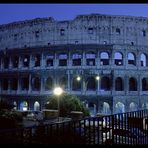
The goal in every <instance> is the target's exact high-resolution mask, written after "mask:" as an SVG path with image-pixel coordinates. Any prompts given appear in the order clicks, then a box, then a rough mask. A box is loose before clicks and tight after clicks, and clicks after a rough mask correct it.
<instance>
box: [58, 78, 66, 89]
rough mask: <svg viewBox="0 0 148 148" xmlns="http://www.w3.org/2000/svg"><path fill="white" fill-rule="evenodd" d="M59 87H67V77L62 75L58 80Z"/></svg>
mask: <svg viewBox="0 0 148 148" xmlns="http://www.w3.org/2000/svg"><path fill="white" fill-rule="evenodd" d="M59 84H60V87H62V89H63V90H64V89H66V88H67V78H66V77H62V78H61V79H60V81H59Z"/></svg>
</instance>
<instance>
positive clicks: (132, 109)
mask: <svg viewBox="0 0 148 148" xmlns="http://www.w3.org/2000/svg"><path fill="white" fill-rule="evenodd" d="M137 110H138V105H137V104H136V103H134V102H131V103H130V105H129V111H137Z"/></svg>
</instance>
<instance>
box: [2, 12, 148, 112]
mask: <svg viewBox="0 0 148 148" xmlns="http://www.w3.org/2000/svg"><path fill="white" fill-rule="evenodd" d="M78 76H79V77H80V81H78V80H77V79H76V78H77V77H78ZM97 76H99V78H98V79H99V80H97V79H96V78H97ZM0 78H1V81H0V95H1V98H5V99H7V100H8V101H10V102H12V103H15V105H16V108H17V109H21V110H23V108H25V105H24V104H23V103H21V102H23V101H26V103H27V104H26V109H31V110H38V109H40V110H41V109H43V108H44V104H45V103H46V101H47V97H48V96H50V95H52V94H53V88H54V87H55V86H59V85H60V86H61V87H63V89H64V91H66V92H68V93H71V94H75V95H78V96H79V97H80V99H81V100H82V101H84V103H85V104H86V105H87V103H88V106H89V107H90V108H93V107H94V108H93V109H94V110H96V111H97V112H101V113H105V114H110V113H117V112H124V111H132V110H138V109H142V108H148V18H144V17H134V16H113V15H102V14H90V15H79V16H77V17H76V18H75V19H73V20H71V21H56V20H54V19H53V18H52V17H49V18H36V19H33V20H26V21H20V22H14V23H10V24H5V25H0ZM94 104H95V105H94ZM95 106H97V107H96V109H95Z"/></svg>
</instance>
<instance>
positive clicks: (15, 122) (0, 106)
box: [0, 100, 23, 129]
mask: <svg viewBox="0 0 148 148" xmlns="http://www.w3.org/2000/svg"><path fill="white" fill-rule="evenodd" d="M13 107H14V106H13V105H12V104H10V103H8V102H6V101H5V100H0V129H7V128H16V127H18V126H19V123H20V122H22V120H23V116H22V114H21V113H20V112H17V111H15V110H13Z"/></svg>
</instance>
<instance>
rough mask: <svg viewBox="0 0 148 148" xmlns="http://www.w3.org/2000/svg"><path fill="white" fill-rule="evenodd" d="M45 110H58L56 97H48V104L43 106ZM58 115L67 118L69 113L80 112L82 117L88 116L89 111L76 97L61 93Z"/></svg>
mask: <svg viewBox="0 0 148 148" xmlns="http://www.w3.org/2000/svg"><path fill="white" fill-rule="evenodd" d="M45 108H46V109H58V97H57V96H55V95H53V96H51V97H49V103H48V104H46V105H45ZM59 110H60V111H59V113H60V116H62V117H68V116H69V115H70V112H71V111H81V112H83V114H84V116H89V110H88V109H87V108H86V107H85V106H84V104H83V103H82V102H81V101H80V100H79V98H78V97H77V96H74V95H70V94H67V93H63V94H62V95H61V96H59Z"/></svg>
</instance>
